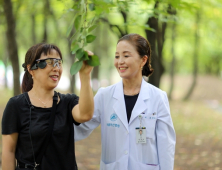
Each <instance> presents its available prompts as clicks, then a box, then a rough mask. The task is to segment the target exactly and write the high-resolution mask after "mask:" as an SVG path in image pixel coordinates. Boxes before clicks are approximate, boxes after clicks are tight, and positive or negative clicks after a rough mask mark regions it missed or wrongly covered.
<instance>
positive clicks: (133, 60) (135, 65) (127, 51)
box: [114, 40, 147, 79]
mask: <svg viewBox="0 0 222 170" xmlns="http://www.w3.org/2000/svg"><path fill="white" fill-rule="evenodd" d="M146 61H147V57H146V56H144V57H143V58H141V57H140V55H139V54H138V52H137V50H136V48H135V46H133V45H132V44H131V43H130V42H128V41H126V40H124V41H120V42H119V43H118V44H117V47H116V54H115V60H114V65H115V67H116V69H117V71H118V72H119V75H120V77H122V78H123V79H131V78H132V79H137V78H141V77H142V69H141V67H143V66H144V64H145V63H146Z"/></svg>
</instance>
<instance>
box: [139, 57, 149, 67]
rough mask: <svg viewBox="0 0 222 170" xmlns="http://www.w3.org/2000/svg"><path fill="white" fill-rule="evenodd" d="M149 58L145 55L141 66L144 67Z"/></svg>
mask: <svg viewBox="0 0 222 170" xmlns="http://www.w3.org/2000/svg"><path fill="white" fill-rule="evenodd" d="M147 60H148V57H147V55H144V56H143V58H142V63H141V67H143V66H144V65H145V64H146V62H147Z"/></svg>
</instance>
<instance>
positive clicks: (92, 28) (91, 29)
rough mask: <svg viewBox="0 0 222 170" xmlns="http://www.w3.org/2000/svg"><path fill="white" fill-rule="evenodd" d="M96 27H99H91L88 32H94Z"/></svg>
mask: <svg viewBox="0 0 222 170" xmlns="http://www.w3.org/2000/svg"><path fill="white" fill-rule="evenodd" d="M96 27H97V25H93V26H91V27H89V29H88V32H91V31H93V30H94V29H95V28H96Z"/></svg>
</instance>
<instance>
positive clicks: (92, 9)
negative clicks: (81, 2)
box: [89, 3, 95, 11]
mask: <svg viewBox="0 0 222 170" xmlns="http://www.w3.org/2000/svg"><path fill="white" fill-rule="evenodd" d="M89 9H90V11H94V10H95V4H94V3H90V4H89Z"/></svg>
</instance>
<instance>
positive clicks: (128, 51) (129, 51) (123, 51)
mask: <svg viewBox="0 0 222 170" xmlns="http://www.w3.org/2000/svg"><path fill="white" fill-rule="evenodd" d="M123 53H131V52H130V51H123ZM116 54H119V53H118V52H116Z"/></svg>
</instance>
